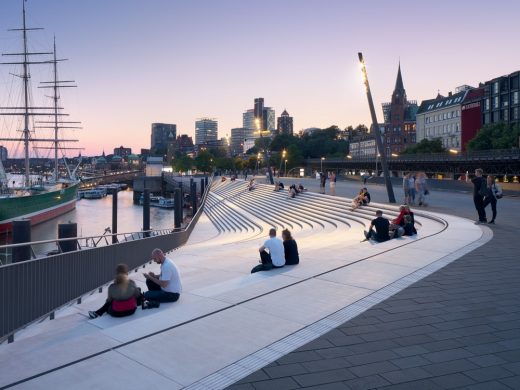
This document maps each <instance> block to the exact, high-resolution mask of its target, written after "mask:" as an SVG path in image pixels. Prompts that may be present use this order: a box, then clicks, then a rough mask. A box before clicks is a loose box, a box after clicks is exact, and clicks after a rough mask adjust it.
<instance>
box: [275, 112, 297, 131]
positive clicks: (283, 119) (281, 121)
mask: <svg viewBox="0 0 520 390" xmlns="http://www.w3.org/2000/svg"><path fill="white" fill-rule="evenodd" d="M276 131H277V133H278V134H290V135H293V117H292V116H290V115H289V113H288V112H287V110H283V112H282V115H281V116H280V117H278V123H277V127H276Z"/></svg>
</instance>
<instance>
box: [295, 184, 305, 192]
mask: <svg viewBox="0 0 520 390" xmlns="http://www.w3.org/2000/svg"><path fill="white" fill-rule="evenodd" d="M296 188H297V189H298V192H305V191H307V188H305V187H304V186H303V184H298V187H296Z"/></svg>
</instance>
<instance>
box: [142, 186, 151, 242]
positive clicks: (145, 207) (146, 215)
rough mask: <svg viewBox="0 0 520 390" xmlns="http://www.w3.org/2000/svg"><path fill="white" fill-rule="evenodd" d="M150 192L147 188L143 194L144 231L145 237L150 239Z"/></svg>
mask: <svg viewBox="0 0 520 390" xmlns="http://www.w3.org/2000/svg"><path fill="white" fill-rule="evenodd" d="M148 230H150V190H149V189H147V188H145V189H144V192H143V231H145V233H144V237H150V232H148Z"/></svg>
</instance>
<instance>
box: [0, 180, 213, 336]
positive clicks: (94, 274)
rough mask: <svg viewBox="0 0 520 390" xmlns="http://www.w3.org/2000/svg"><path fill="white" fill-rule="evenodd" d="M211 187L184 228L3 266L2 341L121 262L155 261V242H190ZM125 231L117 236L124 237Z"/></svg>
mask: <svg viewBox="0 0 520 390" xmlns="http://www.w3.org/2000/svg"><path fill="white" fill-rule="evenodd" d="M210 187H211V182H210V183H208V186H207V188H206V190H205V193H204V194H203V196H202V199H201V202H200V207H199V209H198V211H197V213H196V214H195V216H194V217H193V219H192V220H191V221H190V222H189V224H188V225H187V226H186V227H185V228H184V229H183V230H180V231H174V230H173V229H170V230H168V231H167V232H164V230H163V231H161V232H164V234H157V235H153V234H150V237H145V238H141V239H137V238H138V237H137V236H136V237H135V239H131V240H125V241H121V242H118V243H116V244H110V240H109V239H108V237H109V236H108V235H107V243H108V244H110V245H99V244H100V242H101V241H99V242H98V243H97V246H95V247H93V246H89V247H87V246H85V247H83V249H82V250H77V251H73V252H67V253H59V254H55V255H51V256H47V257H43V258H37V259H32V260H27V261H23V262H19V263H13V264H7V265H4V266H0V296H1V299H2V304H1V305H0V341H2V340H4V339H6V338H7V339H8V341H9V342H12V341H14V334H15V332H16V331H17V330H19V329H21V328H22V327H24V326H26V325H28V324H29V323H32V322H34V321H36V320H38V319H41V318H44V317H47V316H50V318H51V319H52V318H54V311H55V310H57V309H59V308H60V307H62V306H64V305H67V304H68V303H70V302H73V301H78V302H81V297H82V296H83V295H85V294H87V293H89V292H91V291H94V290H96V289H98V288H99V286H102V285H104V284H106V283H108V282H109V281H110V280H111V279H112V278H113V274H114V269H115V267H116V266H117V264H119V263H125V264H127V265H128V268H129V269H136V268H138V267H140V266H142V265H143V264H145V263H146V262H148V261H149V259H150V253H151V251H152V250H153V249H154V248H161V249H163V250H164V251H165V252H168V251H171V250H173V249H176V248H178V247H180V246H181V245H183V244H185V243H186V242H187V240H188V238H189V236H190V234H191V232H192V231H193V229H194V227H195V225H196V223H197V221H198V219H199V217H200V215H201V214H202V212H203V207H204V203H205V201H206V197H207V194H208V192H209V188H210ZM151 232H152V231H150V232H138V233H133V234H138V235H141V234H146V233H151ZM155 232H158V231H155ZM124 234H125V233H121V234H118V235H117V236H122V237H124ZM127 234H132V233H127ZM98 237H99V236H98ZM110 237H111V236H110ZM129 237H130V236H127V238H129ZM140 237H141V236H140ZM89 238H91V237H89ZM65 240H68V241H70V240H71V239H65ZM72 240H77V238H73V239H72ZM55 241H58V242H59V241H63V240H55ZM17 245H19V244H17ZM21 245H27V243H25V244H21Z"/></svg>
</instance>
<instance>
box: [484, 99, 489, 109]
mask: <svg viewBox="0 0 520 390" xmlns="http://www.w3.org/2000/svg"><path fill="white" fill-rule="evenodd" d="M484 110H486V111H487V110H489V98H486V100H485V101H484Z"/></svg>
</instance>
